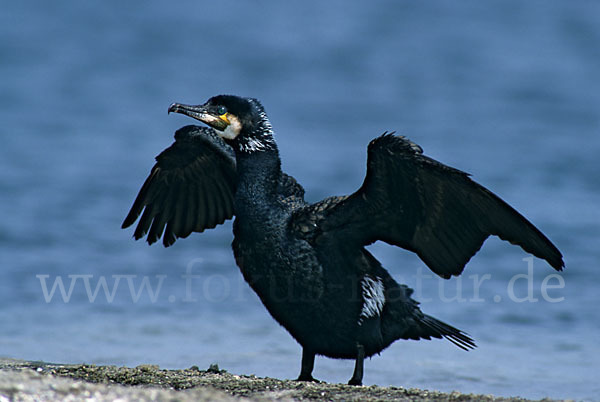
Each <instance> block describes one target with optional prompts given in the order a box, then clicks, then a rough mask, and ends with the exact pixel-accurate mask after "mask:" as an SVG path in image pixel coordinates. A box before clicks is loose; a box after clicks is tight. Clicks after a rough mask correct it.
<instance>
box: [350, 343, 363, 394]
mask: <svg viewBox="0 0 600 402" xmlns="http://www.w3.org/2000/svg"><path fill="white" fill-rule="evenodd" d="M364 362H365V347H364V346H363V345H361V344H360V343H357V344H356V364H355V365H354V374H352V378H351V379H350V381H348V385H362V379H363V365H364Z"/></svg>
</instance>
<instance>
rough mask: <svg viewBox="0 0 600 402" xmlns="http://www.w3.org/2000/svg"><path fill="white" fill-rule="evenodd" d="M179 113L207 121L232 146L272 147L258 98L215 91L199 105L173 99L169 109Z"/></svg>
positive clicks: (245, 149)
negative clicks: (185, 103)
mask: <svg viewBox="0 0 600 402" xmlns="http://www.w3.org/2000/svg"><path fill="white" fill-rule="evenodd" d="M171 112H174V113H181V114H184V115H186V116H189V117H192V118H194V119H196V120H200V121H201V122H203V123H205V124H207V125H209V126H210V127H212V128H213V129H214V130H215V133H217V135H219V136H220V137H221V138H223V139H224V140H225V141H227V142H228V143H229V144H230V145H232V146H233V147H234V149H238V150H240V151H242V152H255V151H264V150H267V149H271V148H274V147H275V142H274V140H273V130H272V128H271V123H270V122H269V119H268V118H267V114H266V113H265V110H264V108H263V106H262V105H261V104H260V102H259V101H258V100H256V99H253V98H243V97H240V96H235V95H218V96H214V97H212V98H210V99H209V100H208V101H207V102H206V103H205V104H203V105H183V104H180V103H173V104H172V105H171V106H169V113H171Z"/></svg>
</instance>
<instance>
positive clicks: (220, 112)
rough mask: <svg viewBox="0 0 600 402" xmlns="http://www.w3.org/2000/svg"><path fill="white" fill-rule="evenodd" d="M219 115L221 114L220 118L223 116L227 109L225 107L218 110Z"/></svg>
mask: <svg viewBox="0 0 600 402" xmlns="http://www.w3.org/2000/svg"><path fill="white" fill-rule="evenodd" d="M217 113H218V114H219V116H222V115H224V114H225V113H227V108H226V107H225V106H219V107H218V108H217Z"/></svg>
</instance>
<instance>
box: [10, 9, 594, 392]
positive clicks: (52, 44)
mask: <svg viewBox="0 0 600 402" xmlns="http://www.w3.org/2000/svg"><path fill="white" fill-rule="evenodd" d="M325 4H327V5H326V6H325ZM598 16H600V3H599V2H597V1H591V0H590V1H583V0H577V1H570V2H559V1H541V0H540V1H535V0H532V1H526V2H525V1H509V0H502V1H487V2H479V1H462V2H442V1H432V2H418V3H417V2H394V1H387V2H378V3H373V2H371V3H369V2H361V3H359V2H355V3H351V2H345V1H344V2H342V1H334V2H327V3H323V2H318V1H304V2H302V4H296V5H290V4H288V2H280V3H278V4H272V2H266V1H253V2H232V1H220V2H212V3H208V2H195V1H179V2H177V3H173V4H167V3H159V2H142V1H128V2H114V1H103V2H72V1H52V2H30V1H19V2H6V3H5V4H3V11H2V13H0V76H1V77H2V78H1V79H0V135H1V142H2V143H1V146H0V164H1V169H0V194H1V195H0V211H1V214H2V219H1V220H0V265H1V280H0V322H1V323H2V324H1V326H0V356H9V357H15V358H21V359H39V360H46V361H54V362H70V363H78V362H86V363H96V364H116V365H129V366H134V365H137V364H141V363H152V364H159V365H160V366H161V367H166V368H184V367H190V366H192V365H198V366H200V367H208V365H209V364H210V363H213V362H217V363H218V364H219V365H220V367H222V368H225V369H227V370H229V371H230V372H233V373H239V374H251V373H253V374H256V375H259V376H274V377H279V378H294V377H295V376H296V375H297V374H298V371H299V365H300V347H299V346H298V345H297V344H296V343H295V342H294V340H293V339H292V338H291V337H290V336H289V335H288V334H287V333H286V332H285V330H283V329H282V328H281V327H279V326H278V325H277V324H276V323H275V322H274V321H273V320H272V319H271V318H270V317H269V316H268V314H267V312H266V311H265V309H264V308H263V307H262V306H261V304H260V302H259V301H258V299H257V297H256V296H255V295H254V294H253V293H252V292H251V291H250V290H249V288H248V287H247V286H246V285H245V283H244V282H243V279H242V278H241V275H240V274H239V272H238V270H237V267H236V266H235V264H234V261H233V257H232V255H231V251H230V246H229V245H230V242H231V238H232V236H231V224H230V223H229V224H225V225H223V226H221V227H219V228H217V229H215V230H211V231H209V232H206V233H203V234H201V235H198V234H196V235H193V236H190V238H188V239H185V240H179V241H178V242H177V243H176V244H175V245H174V246H173V247H171V248H169V249H164V248H163V247H162V246H160V245H155V246H153V247H148V246H147V245H145V244H144V243H142V242H135V241H133V240H132V239H131V235H132V231H131V230H127V231H123V230H121V229H120V228H119V227H120V224H121V221H122V219H123V218H124V216H125V214H126V213H127V211H128V209H129V207H130V205H131V203H132V201H133V198H134V197H135V195H136V193H137V190H138V189H139V188H140V186H141V184H142V182H143V180H144V179H145V177H146V175H147V173H148V172H149V169H150V167H151V166H152V163H153V159H152V158H153V157H154V156H155V155H156V154H158V153H159V152H160V151H161V150H162V149H164V148H165V147H167V146H168V145H169V144H170V143H171V141H172V133H173V132H174V130H176V129H177V128H178V127H180V126H182V125H184V124H189V123H191V121H190V120H189V119H186V118H185V117H183V116H179V115H171V116H167V113H166V109H167V106H168V105H169V104H170V103H171V102H174V101H178V102H186V103H200V102H203V101H204V100H206V99H207V98H208V97H210V96H212V95H215V94H218V93H235V94H241V95H246V96H253V97H257V98H259V99H260V100H261V101H262V102H263V103H264V105H265V107H266V109H267V112H268V113H269V115H270V117H271V121H272V123H273V126H274V128H275V130H276V133H277V137H276V138H277V141H278V144H279V146H280V150H281V155H282V159H283V166H284V169H285V170H286V171H287V172H288V173H290V174H292V175H294V176H295V177H296V178H297V179H298V180H299V181H300V182H301V183H302V184H303V185H304V186H305V188H306V190H307V197H308V198H309V199H310V200H312V201H316V200H319V199H321V198H323V197H324V196H327V195H331V194H348V193H350V192H352V191H354V190H355V189H356V188H358V186H360V184H361V182H362V179H363V177H364V172H365V157H366V155H365V153H366V145H367V143H368V142H369V141H370V140H371V139H372V138H373V137H375V136H377V135H379V134H380V133H382V132H383V131H385V130H397V131H398V132H400V133H403V134H405V135H407V136H409V138H411V139H412V140H414V141H415V142H417V143H419V144H420V145H421V146H423V148H424V149H425V151H426V153H427V154H428V155H430V156H433V157H434V158H436V159H439V160H441V161H443V162H445V163H447V164H450V165H452V166H455V167H458V168H460V169H463V170H466V171H468V172H471V173H473V174H474V178H475V179H476V180H477V181H479V182H480V183H482V184H484V185H486V186H487V187H489V188H490V189H492V190H493V191H494V192H496V193H497V194H499V195H500V196H502V197H503V198H505V199H506V200H507V201H509V202H510V203H511V204H512V205H514V206H515V207H516V208H517V209H519V210H520V211H521V212H523V213H524V214H525V215H526V216H527V217H528V218H530V219H531V220H532V221H533V222H534V223H535V224H536V225H537V226H538V227H539V228H540V229H541V230H543V231H544V232H545V233H546V234H547V235H548V236H549V237H550V238H551V239H552V240H553V241H554V242H555V243H556V245H557V246H558V247H559V248H560V249H561V250H562V252H563V254H564V255H565V261H566V263H567V269H566V270H565V272H564V274H561V275H560V276H549V275H552V274H553V273H554V272H553V270H552V269H551V268H549V267H548V266H547V265H546V264H545V263H544V262H543V261H540V260H533V262H532V263H533V267H532V270H531V275H529V273H530V271H529V270H528V268H529V267H528V264H529V262H528V261H523V259H524V258H527V257H528V256H527V254H525V253H524V252H522V251H521V250H520V249H519V248H517V247H514V246H511V245H509V244H508V243H504V242H501V241H499V240H497V239H490V240H488V241H487V242H486V244H485V245H484V247H483V249H482V250H481V252H480V253H479V254H477V256H476V257H475V258H474V259H472V260H471V262H470V263H469V265H468V266H467V270H466V272H465V275H464V276H463V277H461V278H460V279H452V280H451V281H441V280H438V279H435V278H432V277H427V276H426V275H429V274H430V272H429V271H428V270H427V269H426V268H424V264H423V263H422V262H420V260H418V258H417V257H415V256H414V255H412V254H411V253H409V252H406V251H404V250H400V249H396V248H393V247H389V246H386V245H381V244H376V245H374V246H372V247H370V249H371V250H372V251H373V252H374V253H375V254H376V255H377V256H378V258H380V259H381V261H382V262H383V263H384V265H385V266H386V267H387V268H388V269H389V271H390V272H391V273H392V274H393V275H394V276H395V277H396V279H397V280H398V281H401V282H403V283H407V284H408V285H410V286H411V287H413V288H415V289H416V296H415V297H416V298H417V299H419V300H420V301H421V302H422V308H423V310H424V311H425V312H427V313H429V314H431V315H434V316H435V317H438V318H440V319H442V320H444V321H446V322H449V323H451V324H453V325H455V326H457V327H459V328H461V329H463V330H465V331H467V332H468V333H469V334H471V335H472V336H473V337H474V338H475V339H476V341H477V343H478V346H479V347H478V349H476V350H474V351H472V352H469V353H465V352H463V351H461V350H458V349H457V348H455V347H453V346H452V345H451V344H450V343H449V342H444V341H438V340H436V341H431V342H428V341H421V342H413V341H399V342H396V343H395V344H393V345H392V346H391V347H390V348H389V349H387V350H385V351H384V352H383V353H382V355H381V356H376V357H374V358H373V359H371V360H369V361H367V362H366V374H365V383H366V384H379V385H396V386H404V387H422V388H429V389H437V390H444V391H450V390H459V391H463V392H476V393H486V394H487V393H491V394H496V395H504V396H510V395H520V396H524V397H531V398H541V397H546V396H547V397H553V398H567V397H568V398H577V399H599V398H600V397H599V396H598V395H600V386H599V385H598V380H599V379H600V378H599V376H598V373H599V372H600V359H599V357H600V346H599V343H598V339H599V338H598V333H599V330H600V313H599V311H598V302H599V301H600V298H599V296H598V292H597V290H596V287H597V282H598V281H597V275H598V268H599V267H598V265H599V257H600V252H599V251H598V241H599V233H600V210H599V209H598V205H599V204H600V177H599V169H598V166H599V165H598V155H599V154H600V51H599V44H600V24H598ZM186 272H188V273H190V272H191V273H192V274H194V275H198V277H194V278H188V279H186V278H184V277H182V276H183V275H186ZM486 274H489V276H485V275H486ZM40 275H41V276H40ZM43 275H47V276H43ZM69 275H71V277H69ZM473 275H475V276H474V277H470V276H473ZM518 275H521V276H518ZM57 278H58V279H60V280H62V281H63V283H64V285H65V292H67V293H68V290H69V285H70V284H71V280H72V281H73V291H72V294H71V295H70V297H67V298H66V299H67V300H68V301H64V300H63V297H62V295H61V294H60V289H58V288H55V293H54V294H53V295H52V296H51V295H50V291H51V288H52V285H53V284H54V283H55V280H57ZM102 279H104V280H106V283H107V289H108V290H112V289H113V287H116V291H115V293H114V295H111V294H110V292H109V293H108V294H105V293H104V291H103V290H102V289H101V288H99V293H98V294H96V297H95V299H94V298H93V297H91V296H93V292H92V294H90V295H88V292H87V291H86V287H85V283H86V280H87V281H88V283H89V287H90V290H91V291H94V290H95V289H96V285H97V284H98V283H99V281H100V280H102ZM144 280H146V281H147V284H148V285H150V286H151V288H152V290H153V291H154V292H155V293H154V294H151V293H149V292H148V288H142V290H141V291H140V287H141V286H142V284H143V283H144V282H143V281H144ZM478 281H481V282H478ZM476 282H477V283H480V286H474V283H476ZM43 284H45V285H46V286H47V289H46V290H47V294H44V288H43V286H42V285H43ZM115 285H116V286H115ZM130 285H131V286H132V289H130V288H129V286H130ZM159 285H160V287H158V286H159ZM132 290H133V292H132ZM137 292H139V294H138V293H137ZM67 296H69V295H68V294H67ZM138 296H139V297H138ZM91 299H93V302H92V301H90V300H91ZM46 300H48V302H47V301H46ZM534 300H537V301H534ZM352 368H353V362H351V361H340V360H332V359H326V358H318V359H317V362H316V369H315V377H317V378H320V379H323V380H326V381H329V382H338V381H339V382H342V381H347V379H348V378H349V377H350V375H351V372H352Z"/></svg>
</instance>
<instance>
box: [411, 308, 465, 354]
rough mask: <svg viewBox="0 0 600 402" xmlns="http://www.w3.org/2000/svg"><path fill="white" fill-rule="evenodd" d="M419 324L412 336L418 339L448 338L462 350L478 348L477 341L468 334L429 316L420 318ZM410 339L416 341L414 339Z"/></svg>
mask: <svg viewBox="0 0 600 402" xmlns="http://www.w3.org/2000/svg"><path fill="white" fill-rule="evenodd" d="M418 323H419V325H418V330H417V331H415V333H413V334H411V335H414V336H416V337H418V338H417V339H431V338H438V339H441V338H446V339H448V340H449V341H450V342H452V343H453V344H455V345H456V346H458V347H459V348H461V349H462V350H469V349H474V348H476V347H477V345H475V341H474V340H473V339H472V338H471V337H470V336H469V335H468V334H466V333H464V332H463V331H461V330H460V329H457V328H454V327H453V326H452V325H448V324H446V323H444V322H442V321H440V320H437V319H435V318H433V317H431V316H429V315H426V314H423V316H422V317H419V320H418ZM410 338H411V339H415V338H414V337H410Z"/></svg>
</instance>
